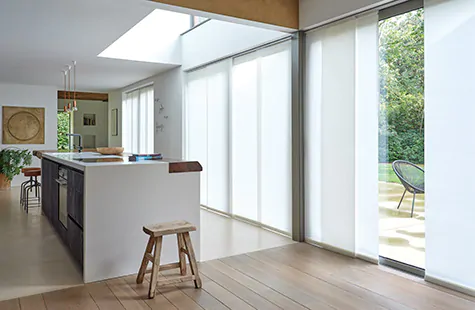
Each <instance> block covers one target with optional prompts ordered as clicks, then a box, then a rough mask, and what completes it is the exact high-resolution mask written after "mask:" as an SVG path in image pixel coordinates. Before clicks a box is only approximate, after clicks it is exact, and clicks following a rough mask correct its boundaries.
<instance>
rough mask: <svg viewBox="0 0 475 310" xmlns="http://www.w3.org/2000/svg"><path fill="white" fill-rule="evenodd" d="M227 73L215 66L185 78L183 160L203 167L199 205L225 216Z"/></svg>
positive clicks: (221, 66)
mask: <svg viewBox="0 0 475 310" xmlns="http://www.w3.org/2000/svg"><path fill="white" fill-rule="evenodd" d="M228 71H229V63H228V62H224V63H219V64H216V65H213V66H209V67H207V68H204V69H202V70H197V71H194V72H191V73H189V74H188V75H187V87H186V103H187V104H186V139H185V141H186V157H187V158H188V159H192V160H197V161H199V162H200V163H201V165H202V166H203V172H202V173H201V204H202V205H206V206H210V207H212V208H214V209H216V210H219V211H222V212H229V193H228V190H229V185H228V184H229V183H228V182H229V173H228V170H229V168H228V165H229V156H228V148H229V147H228V108H229V100H228V96H229V94H228Z"/></svg>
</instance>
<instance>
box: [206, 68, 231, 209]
mask: <svg viewBox="0 0 475 310" xmlns="http://www.w3.org/2000/svg"><path fill="white" fill-rule="evenodd" d="M211 69H213V68H211ZM212 71H214V70H212ZM207 94H208V96H207V97H208V206H209V207H211V208H214V209H217V210H220V211H223V212H229V198H228V197H229V195H228V188H229V185H228V184H229V173H228V170H229V168H228V165H229V162H228V141H229V134H228V124H229V121H228V75H227V74H226V71H221V72H216V73H213V72H211V73H210V74H209V75H208V89H207Z"/></svg>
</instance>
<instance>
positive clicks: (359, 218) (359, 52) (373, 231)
mask: <svg viewBox="0 0 475 310" xmlns="http://www.w3.org/2000/svg"><path fill="white" fill-rule="evenodd" d="M378 22H379V21H378V15H377V14H371V15H369V16H366V17H361V18H359V19H357V21H356V24H357V28H356V101H355V106H356V108H355V137H356V142H355V146H356V154H355V155H356V182H355V185H356V191H355V194H356V196H355V200H356V253H357V254H360V255H364V256H366V257H368V258H371V259H373V260H377V259H378V257H379V211H378V210H379V209H378V130H379V119H378V118H379V113H378V110H379V76H378V72H379V65H378V57H379V55H378V47H379V46H378Z"/></svg>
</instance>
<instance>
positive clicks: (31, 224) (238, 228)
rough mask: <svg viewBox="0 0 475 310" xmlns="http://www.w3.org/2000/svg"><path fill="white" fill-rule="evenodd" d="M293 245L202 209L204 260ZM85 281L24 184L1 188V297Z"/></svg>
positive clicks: (289, 241) (260, 229) (1, 298)
mask: <svg viewBox="0 0 475 310" xmlns="http://www.w3.org/2000/svg"><path fill="white" fill-rule="evenodd" d="M292 243H294V242H293V241H292V240H291V239H290V238H288V237H285V236H281V235H279V234H275V233H273V232H270V231H268V230H265V229H262V228H259V227H256V226H253V225H249V224H246V223H243V222H240V221H236V220H233V219H231V218H228V217H225V216H221V215H218V214H215V213H212V212H209V211H206V210H201V256H202V257H201V260H202V261H206V260H212V259H217V258H223V257H227V256H232V255H237V254H243V253H248V252H254V251H258V250H263V249H269V248H274V247H278V246H282V245H286V244H292ZM137 264H139V262H137ZM137 268H138V265H137ZM82 283H83V281H82V275H81V272H80V271H79V269H78V268H76V265H75V264H74V262H73V260H72V258H71V257H70V255H69V253H68V252H67V250H66V248H65V246H64V245H63V244H62V242H61V240H60V238H59V237H58V236H57V235H56V233H55V231H54V229H53V228H52V227H51V225H50V224H49V222H48V220H47V219H46V217H44V216H42V215H41V213H40V210H39V209H38V208H35V209H31V210H30V213H29V214H26V213H25V212H23V211H22V210H21V209H20V206H19V188H18V187H17V188H13V189H12V190H9V191H0V300H6V299H11V298H16V297H20V296H28V295H33V294H39V293H43V292H50V291H54V290H59V289H63V288H67V287H71V286H76V285H81V284H82Z"/></svg>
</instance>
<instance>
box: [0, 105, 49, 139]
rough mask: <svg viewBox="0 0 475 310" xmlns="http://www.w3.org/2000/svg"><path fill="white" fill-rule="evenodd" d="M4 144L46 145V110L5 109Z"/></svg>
mask: <svg viewBox="0 0 475 310" xmlns="http://www.w3.org/2000/svg"><path fill="white" fill-rule="evenodd" d="M2 112H3V144H44V108H23V107H5V106H4V107H3V111H2Z"/></svg>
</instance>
